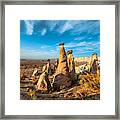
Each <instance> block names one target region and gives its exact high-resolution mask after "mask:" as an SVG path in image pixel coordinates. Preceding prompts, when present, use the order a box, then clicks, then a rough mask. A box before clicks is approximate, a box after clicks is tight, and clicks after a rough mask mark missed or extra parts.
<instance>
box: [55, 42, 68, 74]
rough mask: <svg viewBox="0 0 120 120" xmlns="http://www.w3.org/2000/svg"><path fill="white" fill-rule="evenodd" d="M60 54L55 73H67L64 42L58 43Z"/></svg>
mask: <svg viewBox="0 0 120 120" xmlns="http://www.w3.org/2000/svg"><path fill="white" fill-rule="evenodd" d="M59 46H60V55H59V63H58V67H57V69H56V74H59V73H62V74H64V75H67V74H68V73H69V69H68V65H67V56H66V52H65V49H64V43H60V44H59Z"/></svg>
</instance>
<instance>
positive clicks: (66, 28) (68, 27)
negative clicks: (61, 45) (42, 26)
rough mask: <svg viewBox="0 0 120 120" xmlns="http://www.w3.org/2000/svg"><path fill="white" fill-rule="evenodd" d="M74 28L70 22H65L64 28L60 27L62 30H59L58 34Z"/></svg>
mask: <svg viewBox="0 0 120 120" xmlns="http://www.w3.org/2000/svg"><path fill="white" fill-rule="evenodd" d="M72 28H73V26H72V24H70V23H69V21H68V22H65V24H64V25H63V26H60V28H59V29H58V32H59V33H61V34H62V33H64V32H66V31H68V30H70V29H72Z"/></svg>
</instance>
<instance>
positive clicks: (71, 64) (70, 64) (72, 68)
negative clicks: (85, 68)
mask: <svg viewBox="0 0 120 120" xmlns="http://www.w3.org/2000/svg"><path fill="white" fill-rule="evenodd" d="M72 53H73V51H72V50H69V51H67V63H68V68H69V72H70V73H75V63H74V57H73V55H72Z"/></svg>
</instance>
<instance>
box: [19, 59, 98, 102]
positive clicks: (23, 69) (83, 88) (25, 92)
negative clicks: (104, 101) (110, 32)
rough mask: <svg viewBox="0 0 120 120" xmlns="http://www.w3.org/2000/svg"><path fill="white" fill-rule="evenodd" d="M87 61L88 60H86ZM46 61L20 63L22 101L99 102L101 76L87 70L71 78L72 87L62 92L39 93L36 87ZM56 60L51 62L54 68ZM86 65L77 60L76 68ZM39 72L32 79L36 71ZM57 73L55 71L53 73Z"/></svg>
mask: <svg viewBox="0 0 120 120" xmlns="http://www.w3.org/2000/svg"><path fill="white" fill-rule="evenodd" d="M85 60H86V59H85ZM45 64H46V60H21V61H20V99H21V100H43V99H45V100H99V99H100V74H99V73H96V74H92V73H90V72H88V71H86V70H84V71H82V72H81V73H79V72H77V71H76V73H75V75H74V76H73V78H71V81H72V85H71V86H69V87H66V88H63V89H60V90H53V91H52V90H51V91H50V92H48V91H46V90H44V91H39V90H37V89H36V85H37V82H38V79H39V76H40V75H41V73H42V67H43V66H44V65H45ZM53 64H54V60H51V66H53ZM84 64H86V61H84V59H82V61H80V60H79V59H76V61H75V68H77V67H78V66H81V65H84ZM36 67H38V68H39V70H38V72H37V73H36V75H35V76H34V77H32V74H33V71H34V69H35V68H36ZM52 72H53V73H54V72H55V71H54V70H53V71H52Z"/></svg>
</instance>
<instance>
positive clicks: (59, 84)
mask: <svg viewBox="0 0 120 120" xmlns="http://www.w3.org/2000/svg"><path fill="white" fill-rule="evenodd" d="M59 46H60V55H59V63H58V67H57V69H56V71H55V74H54V79H53V88H55V89H57V90H60V89H63V88H66V87H69V86H70V85H71V80H70V76H69V68H68V64H67V56H66V52H65V49H64V43H60V44H59Z"/></svg>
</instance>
